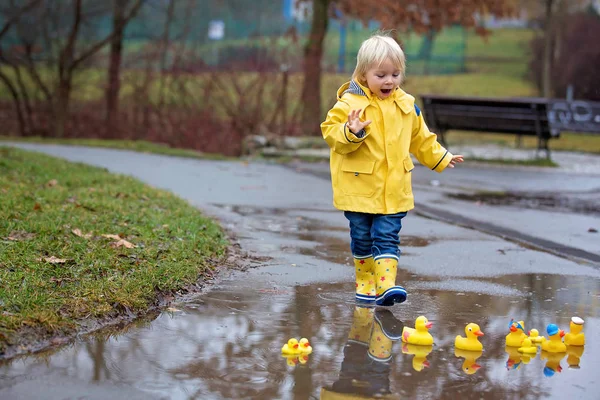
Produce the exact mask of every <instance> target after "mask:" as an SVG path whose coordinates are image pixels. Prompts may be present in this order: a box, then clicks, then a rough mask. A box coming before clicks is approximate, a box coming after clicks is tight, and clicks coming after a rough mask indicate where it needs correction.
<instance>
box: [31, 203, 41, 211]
mask: <svg viewBox="0 0 600 400" xmlns="http://www.w3.org/2000/svg"><path fill="white" fill-rule="evenodd" d="M41 209H42V206H41V205H40V203H35V205H34V206H33V210H34V211H38V210H41Z"/></svg>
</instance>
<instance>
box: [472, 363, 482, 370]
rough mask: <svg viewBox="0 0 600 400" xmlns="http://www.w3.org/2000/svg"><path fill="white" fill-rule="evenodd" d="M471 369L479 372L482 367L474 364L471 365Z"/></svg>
mask: <svg viewBox="0 0 600 400" xmlns="http://www.w3.org/2000/svg"><path fill="white" fill-rule="evenodd" d="M471 368H473V369H474V370H475V371H477V370H478V369H479V368H481V365H479V364H473V365H471Z"/></svg>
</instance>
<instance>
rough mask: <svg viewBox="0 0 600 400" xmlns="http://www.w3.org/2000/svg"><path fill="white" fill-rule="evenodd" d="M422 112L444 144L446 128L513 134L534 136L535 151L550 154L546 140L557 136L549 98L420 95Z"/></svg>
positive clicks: (429, 125)
mask: <svg viewBox="0 0 600 400" xmlns="http://www.w3.org/2000/svg"><path fill="white" fill-rule="evenodd" d="M421 99H422V101H423V112H424V117H425V121H426V122H427V126H428V127H429V129H430V130H431V131H432V132H435V133H436V134H438V136H439V138H440V142H441V143H442V144H444V145H446V144H447V143H446V137H445V136H446V131H448V130H454V129H456V130H462V131H477V132H495V133H512V134H515V135H517V140H518V141H519V142H520V138H521V136H536V137H537V138H538V152H539V151H541V150H543V151H545V153H546V157H547V158H549V157H550V149H549V148H548V141H549V140H550V139H551V138H556V137H558V136H559V135H560V130H558V129H553V128H552V127H551V125H550V123H549V120H548V108H549V103H550V102H549V101H548V100H547V99H544V98H516V99H493V98H479V97H453V96H439V95H429V94H427V95H422V96H421Z"/></svg>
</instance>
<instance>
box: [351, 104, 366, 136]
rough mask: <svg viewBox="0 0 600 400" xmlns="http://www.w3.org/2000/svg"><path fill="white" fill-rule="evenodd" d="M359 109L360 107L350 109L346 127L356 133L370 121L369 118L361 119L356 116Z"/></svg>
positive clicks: (358, 113)
mask: <svg viewBox="0 0 600 400" xmlns="http://www.w3.org/2000/svg"><path fill="white" fill-rule="evenodd" d="M361 110H362V108H359V109H358V110H352V111H350V114H348V129H350V131H352V133H358V132H360V131H362V130H363V128H364V127H366V126H368V125H369V124H370V123H371V121H370V120H367V121H361V120H360V119H359V118H358V116H359V115H360V112H361Z"/></svg>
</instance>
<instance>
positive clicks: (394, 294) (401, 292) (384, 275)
mask: <svg viewBox="0 0 600 400" xmlns="http://www.w3.org/2000/svg"><path fill="white" fill-rule="evenodd" d="M397 271H398V260H397V259H395V258H386V257H385V256H382V257H378V258H377V260H375V282H376V298H375V304H377V305H378V306H393V305H394V303H402V302H404V301H405V300H406V290H405V289H404V288H403V287H402V286H397V285H396V273H397Z"/></svg>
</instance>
